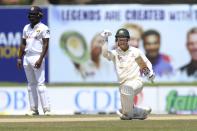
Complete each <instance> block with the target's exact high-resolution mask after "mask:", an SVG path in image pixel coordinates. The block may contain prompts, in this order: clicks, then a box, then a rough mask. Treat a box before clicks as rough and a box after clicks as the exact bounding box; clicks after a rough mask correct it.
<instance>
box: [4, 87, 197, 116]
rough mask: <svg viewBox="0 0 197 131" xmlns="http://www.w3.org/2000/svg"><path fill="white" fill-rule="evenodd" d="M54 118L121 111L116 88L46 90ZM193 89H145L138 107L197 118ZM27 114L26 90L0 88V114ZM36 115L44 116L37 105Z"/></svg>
mask: <svg viewBox="0 0 197 131" xmlns="http://www.w3.org/2000/svg"><path fill="white" fill-rule="evenodd" d="M47 93H48V96H49V100H50V105H51V110H52V112H53V113H54V114H57V115H64V114H74V113H75V112H80V113H82V114H83V113H84V114H96V113H98V112H105V113H111V112H116V111H117V110H118V109H120V108H121V105H120V95H119V91H118V87H117V88H97V87H94V86H93V87H91V88H80V87H65V88H61V87H51V88H48V90H47ZM196 94H197V89H196V87H187V86H184V87H168V86H166V87H163V86H162V87H145V88H144V89H143V91H142V92H141V93H140V94H138V95H137V96H135V98H134V103H135V105H136V106H139V107H151V108H152V113H153V114H172V113H173V114H197V97H196ZM28 110H29V103H28V94H27V90H26V89H25V88H24V87H23V88H17V87H16V88H13V87H12V88H9V87H6V88H0V114H4V115H10V114H11V115H20V114H25V113H26V111H28ZM39 111H40V113H41V114H43V112H42V109H41V105H40V103H39Z"/></svg>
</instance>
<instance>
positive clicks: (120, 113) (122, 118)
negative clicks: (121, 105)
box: [116, 109, 132, 120]
mask: <svg viewBox="0 0 197 131" xmlns="http://www.w3.org/2000/svg"><path fill="white" fill-rule="evenodd" d="M116 113H117V115H118V116H119V117H120V119H121V120H132V118H131V117H129V116H126V115H124V114H122V110H121V109H120V110H117V112H116Z"/></svg>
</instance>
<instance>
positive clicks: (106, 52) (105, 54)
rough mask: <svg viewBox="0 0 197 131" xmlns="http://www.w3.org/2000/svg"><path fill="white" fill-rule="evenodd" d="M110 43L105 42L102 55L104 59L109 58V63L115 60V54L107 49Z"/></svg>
mask: <svg viewBox="0 0 197 131" xmlns="http://www.w3.org/2000/svg"><path fill="white" fill-rule="evenodd" d="M107 45H108V43H107V41H105V42H104V43H103V45H102V55H103V57H105V58H107V59H108V60H109V61H111V60H114V57H115V56H114V54H113V53H112V51H109V50H108V47H107Z"/></svg>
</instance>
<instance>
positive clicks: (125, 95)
mask: <svg viewBox="0 0 197 131" xmlns="http://www.w3.org/2000/svg"><path fill="white" fill-rule="evenodd" d="M120 97H121V105H122V113H123V114H125V115H127V116H131V117H132V116H133V97H134V91H133V88H132V87H130V86H121V87H120Z"/></svg>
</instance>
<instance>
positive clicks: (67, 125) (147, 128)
mask: <svg viewBox="0 0 197 131" xmlns="http://www.w3.org/2000/svg"><path fill="white" fill-rule="evenodd" d="M0 131H197V116H195V115H150V116H149V117H148V119H146V120H120V119H119V118H118V116H116V115H68V116H36V117H35V116H34V117H30V116H0Z"/></svg>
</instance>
